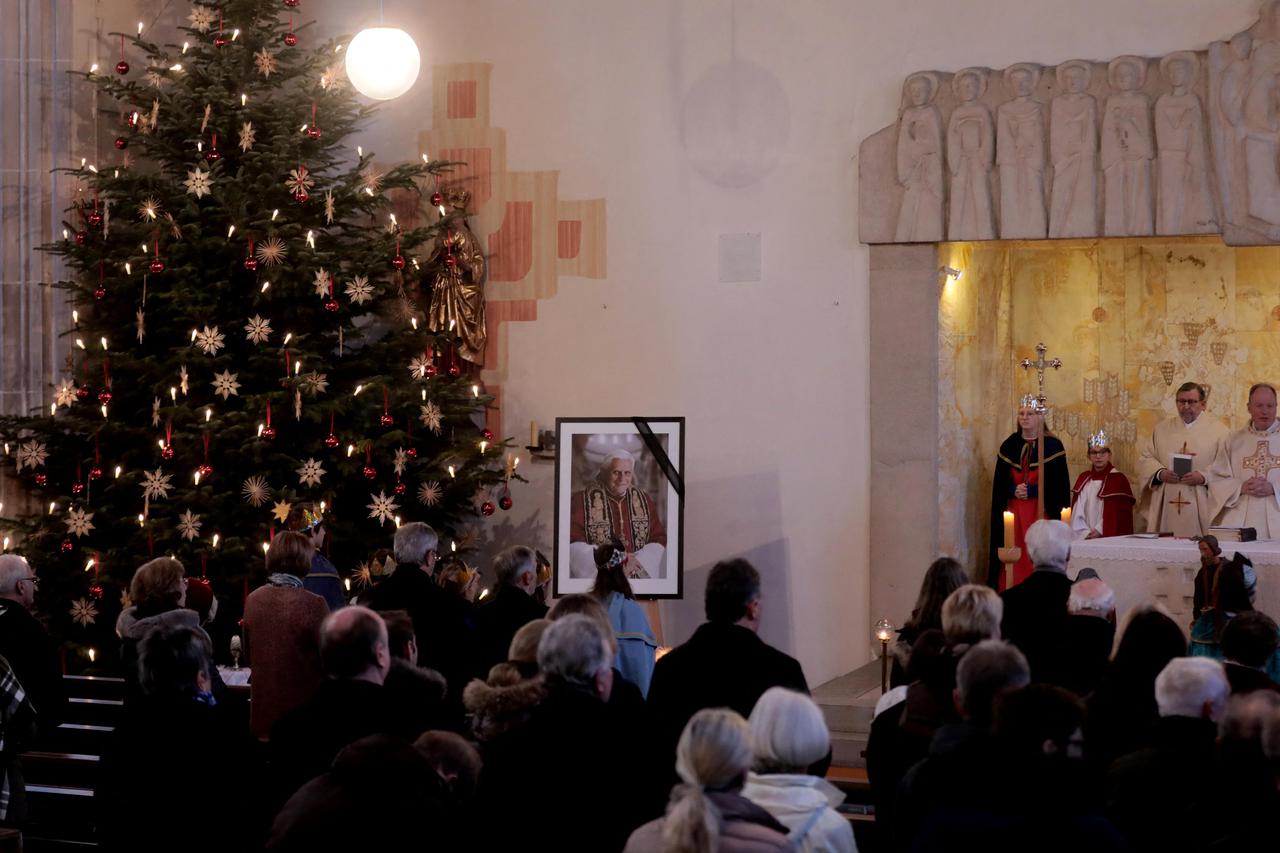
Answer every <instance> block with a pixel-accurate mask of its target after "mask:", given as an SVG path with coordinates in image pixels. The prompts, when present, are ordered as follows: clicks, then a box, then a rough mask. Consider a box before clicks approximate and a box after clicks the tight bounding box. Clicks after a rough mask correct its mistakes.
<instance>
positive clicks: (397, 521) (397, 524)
mask: <svg viewBox="0 0 1280 853" xmlns="http://www.w3.org/2000/svg"><path fill="white" fill-rule="evenodd" d="M399 526H400V516H398V515H397V516H396V527H399Z"/></svg>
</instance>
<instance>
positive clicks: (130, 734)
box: [0, 522, 856, 853]
mask: <svg viewBox="0 0 1280 853" xmlns="http://www.w3.org/2000/svg"><path fill="white" fill-rule="evenodd" d="M322 539H323V532H322V530H320V529H319V528H318V526H316V525H313V524H310V523H308V524H305V525H295V529H294V530H287V531H285V532H282V533H278V534H277V535H276V536H275V537H274V538H273V539H272V541H271V543H270V546H269V548H268V550H267V552H266V568H267V575H266V583H265V584H264V585H262V586H260V587H259V588H257V589H255V590H254V591H252V592H251V593H250V594H249V595H248V596H247V598H246V602H245V609H244V619H243V623H242V626H243V636H242V641H243V642H242V649H243V652H244V653H245V654H246V655H247V662H248V664H249V666H248V671H249V672H250V673H251V678H250V681H249V685H248V695H247V697H246V696H245V695H244V690H243V689H242V688H238V687H236V686H234V685H233V686H228V684H227V683H224V679H223V677H222V675H221V674H220V670H219V667H218V666H216V665H215V663H214V655H213V648H212V643H211V640H210V637H209V634H208V633H207V632H206V627H207V626H208V623H209V622H210V620H211V619H212V618H213V617H214V615H215V613H216V608H217V600H216V598H215V597H214V596H213V594H212V592H211V590H210V588H209V586H208V584H207V582H205V581H203V579H201V578H198V577H189V576H188V575H187V574H186V572H185V570H184V567H183V565H182V563H181V562H180V561H178V560H176V559H174V558H172V557H159V558H156V559H152V560H150V561H148V562H146V563H144V564H143V565H142V566H140V567H139V568H138V569H137V571H136V572H135V574H134V577H133V580H132V583H131V585H130V596H131V600H132V605H131V606H130V607H128V608H127V609H126V610H125V611H124V612H123V613H122V614H121V617H120V620H119V622H118V624H117V632H118V634H119V636H120V641H121V646H122V647H121V659H122V660H123V661H125V662H126V663H127V670H126V672H125V676H126V678H125V680H126V690H125V704H124V714H123V717H122V719H121V720H120V722H119V724H118V725H117V726H116V727H115V731H114V732H112V733H111V735H110V738H109V745H108V746H107V747H106V748H105V749H104V750H103V754H102V756H101V761H100V768H99V771H100V772H99V774H98V781H97V784H96V787H95V790H94V814H95V823H96V827H97V841H98V843H99V846H100V848H101V849H104V850H121V851H125V850H127V851H152V850H154V851H159V850H174V849H181V850H210V851H213V850H218V851H251V850H264V849H265V850H268V851H293V850H315V849H322V850H325V849H368V850H460V849H470V850H509V849H516V848H517V846H523V845H526V844H529V843H531V842H534V843H536V842H537V840H538V838H539V837H541V838H543V839H544V840H545V841H546V843H547V844H548V846H550V847H554V849H558V850H581V851H609V850H614V851H621V850H627V851H637V852H638V853H642V852H643V851H674V850H681V851H714V850H722V851H772V850H779V851H781V850H809V851H850V852H851V851H854V850H856V845H855V840H854V835H853V831H852V829H851V826H850V824H849V822H848V820H847V819H846V818H845V817H843V816H842V815H840V814H839V813H838V812H837V811H836V810H835V806H837V805H838V804H839V803H840V802H841V800H842V798H843V795H842V794H841V793H840V792H839V791H838V790H836V789H835V788H834V787H832V786H831V785H829V784H828V783H827V782H826V781H825V780H824V779H823V778H822V776H823V774H824V773H825V769H826V767H827V766H828V764H829V762H830V754H831V738H830V733H829V731H828V728H827V724H826V721H825V719H824V717H823V714H822V711H821V710H820V709H819V708H818V706H817V705H816V704H815V703H814V702H813V700H812V699H811V698H810V697H809V695H808V684H807V682H806V680H805V677H804V673H803V672H802V670H801V667H800V664H799V663H798V662H797V661H796V660H795V659H793V658H791V657H789V656H787V655H786V654H784V653H782V652H781V651H778V650H777V649H774V648H773V647H771V646H769V645H768V644H766V643H765V642H764V641H763V640H762V639H761V638H760V636H759V635H758V633H757V632H758V629H759V627H760V624H761V621H762V619H764V618H766V617H765V613H764V611H765V610H766V609H767V607H768V603H767V602H766V601H764V600H762V598H761V582H760V575H759V573H758V572H757V571H756V569H755V568H754V567H752V566H751V565H750V564H749V563H748V562H746V561H744V560H737V559H735V560H727V561H724V562H721V563H719V564H717V565H716V566H715V567H714V568H713V569H712V571H711V572H710V574H709V576H708V578H707V586H706V593H705V610H706V617H707V621H706V623H705V624H703V625H702V626H701V627H699V628H698V629H697V631H695V633H694V635H693V636H692V637H691V638H690V639H689V641H688V642H686V643H684V644H682V645H679V646H677V647H676V648H674V649H673V650H671V651H670V653H669V654H666V655H665V656H663V657H662V658H661V659H658V655H657V647H658V644H657V641H656V639H655V635H654V631H653V630H652V628H651V626H650V625H649V622H648V619H647V616H646V612H645V608H644V607H642V606H641V604H640V603H638V602H637V601H636V600H635V596H634V593H633V591H632V588H631V585H630V582H629V580H628V574H629V572H628V566H627V562H628V560H627V551H626V546H625V545H624V544H623V543H622V542H621V541H612V542H609V543H606V544H602V545H598V546H596V547H595V548H594V551H593V556H594V559H595V562H596V565H597V569H598V571H597V576H596V579H595V582H594V586H593V588H592V591H591V592H590V593H587V594H574V595H566V596H563V597H559V598H556V599H555V600H554V601H552V602H551V606H550V607H549V608H548V606H547V605H546V603H544V600H545V583H546V581H547V580H549V577H548V576H547V574H546V573H545V571H543V572H540V568H544V567H542V566H540V561H539V559H538V556H539V555H538V554H537V553H536V552H535V551H534V550H532V549H530V548H526V547H522V546H517V547H513V548H509V549H507V550H506V551H503V552H502V553H500V554H499V555H497V557H496V558H495V559H494V564H493V569H494V573H495V576H496V579H497V589H496V591H495V592H494V593H493V594H492V595H489V596H485V597H484V600H482V601H480V602H478V603H477V602H476V601H475V600H474V599H475V598H476V597H477V596H476V595H475V589H476V586H477V584H476V583H475V580H476V578H475V577H474V574H475V572H474V570H471V569H469V568H468V567H466V566H465V565H464V564H462V563H461V562H460V561H453V560H450V559H448V558H447V557H446V558H445V559H441V555H440V554H439V553H438V547H439V544H440V542H439V538H438V536H437V534H436V532H435V531H434V530H433V529H432V528H431V527H429V526H428V525H426V524H422V523H418V522H414V523H407V524H404V525H402V526H400V527H399V528H398V529H397V530H396V533H395V537H394V542H393V543H390V544H392V549H391V552H390V553H391V555H392V560H393V562H391V563H390V564H385V563H384V571H382V572H380V573H379V575H380V577H379V578H377V579H376V581H375V583H374V584H373V585H372V586H371V587H370V588H367V589H364V590H362V591H360V592H359V593H358V596H357V597H356V598H355V600H353V601H351V602H350V603H348V602H347V601H346V600H345V597H343V599H342V601H341V602H340V603H338V602H334V601H330V600H328V596H327V595H326V594H325V593H326V591H327V592H333V591H334V589H333V588H332V586H333V585H332V583H331V581H333V580H335V579H337V577H338V575H337V572H336V570H333V569H332V566H331V564H329V563H328V561H327V560H324V558H323V556H322V555H321V553H320V551H319V545H320V543H321V541H322ZM317 569H319V578H320V580H321V585H320V586H319V587H314V586H313V583H311V582H310V581H312V573H313V572H316V571H317ZM38 580H39V579H38V578H37V577H36V575H35V572H33V571H32V569H31V567H30V566H29V564H28V563H27V562H26V560H25V559H23V558H22V557H20V556H18V555H14V554H6V555H0V656H2V657H0V732H2V733H3V736H4V742H3V744H2V745H0V755H2V756H3V761H0V764H3V767H4V769H5V771H6V773H5V775H4V776H3V788H0V821H3V823H4V824H5V825H12V826H18V827H20V826H22V821H23V817H24V812H23V808H24V807H23V805H22V792H23V782H22V776H21V762H20V761H18V760H16V756H17V755H18V754H19V753H20V752H21V751H22V750H23V749H25V748H27V747H28V746H29V745H30V744H31V743H33V742H34V741H35V740H36V739H37V738H38V732H39V731H40V730H41V729H46V730H47V729H51V728H53V727H56V726H57V724H58V723H59V722H60V721H61V720H62V719H63V716H64V714H63V708H64V706H65V702H66V698H65V695H64V694H63V691H62V686H61V682H62V679H61V674H60V670H59V663H58V654H57V647H56V645H55V643H54V641H53V640H52V639H51V638H50V637H49V635H48V634H47V633H45V631H44V629H43V628H42V627H40V625H39V623H38V621H37V620H36V619H35V617H34V616H33V615H32V610H33V607H34V604H35V595H36V588H37V585H38ZM339 583H340V581H339ZM334 604H338V606H334ZM224 671H225V670H224ZM227 674H228V678H227V680H229V681H230V680H232V679H231V678H230V671H227ZM22 685H30V688H29V691H27V690H24V689H23V686H22ZM246 699H247V707H246ZM556 815H564V816H566V817H565V818H564V819H560V818H557V817H556Z"/></svg>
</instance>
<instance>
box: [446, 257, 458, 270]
mask: <svg viewBox="0 0 1280 853" xmlns="http://www.w3.org/2000/svg"><path fill="white" fill-rule="evenodd" d="M444 265H445V266H446V267H448V268H449V269H453V268H454V267H456V266H457V265H458V259H457V258H455V257H454V256H453V255H445V256H444Z"/></svg>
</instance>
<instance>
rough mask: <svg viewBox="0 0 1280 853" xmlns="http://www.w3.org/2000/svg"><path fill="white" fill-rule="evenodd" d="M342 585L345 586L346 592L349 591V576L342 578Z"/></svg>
mask: <svg viewBox="0 0 1280 853" xmlns="http://www.w3.org/2000/svg"><path fill="white" fill-rule="evenodd" d="M342 585H343V586H345V587H346V588H347V592H351V578H343V579H342Z"/></svg>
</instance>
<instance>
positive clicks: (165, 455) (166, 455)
mask: <svg viewBox="0 0 1280 853" xmlns="http://www.w3.org/2000/svg"><path fill="white" fill-rule="evenodd" d="M160 458H161V459H172V458H173V445H172V444H166V445H165V446H164V450H161V451H160Z"/></svg>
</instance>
